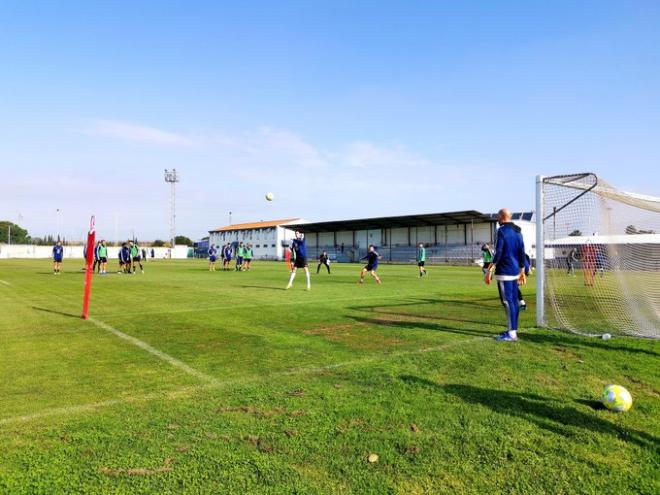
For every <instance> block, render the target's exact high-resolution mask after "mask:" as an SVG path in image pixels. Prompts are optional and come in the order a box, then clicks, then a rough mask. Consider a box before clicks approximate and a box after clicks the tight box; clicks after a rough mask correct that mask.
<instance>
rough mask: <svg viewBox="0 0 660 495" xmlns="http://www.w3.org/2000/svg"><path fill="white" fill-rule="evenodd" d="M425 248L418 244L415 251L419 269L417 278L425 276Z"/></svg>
mask: <svg viewBox="0 0 660 495" xmlns="http://www.w3.org/2000/svg"><path fill="white" fill-rule="evenodd" d="M424 265H426V248H425V247H424V244H422V243H421V242H420V243H419V248H418V249H417V266H418V267H419V276H420V278H421V277H423V276H424V275H426V268H425V266H424Z"/></svg>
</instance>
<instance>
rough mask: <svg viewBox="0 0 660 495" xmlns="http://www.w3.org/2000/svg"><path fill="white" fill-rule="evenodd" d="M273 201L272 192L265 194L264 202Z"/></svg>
mask: <svg viewBox="0 0 660 495" xmlns="http://www.w3.org/2000/svg"><path fill="white" fill-rule="evenodd" d="M274 199H275V195H274V194H273V193H272V192H269V193H266V201H272V200H274Z"/></svg>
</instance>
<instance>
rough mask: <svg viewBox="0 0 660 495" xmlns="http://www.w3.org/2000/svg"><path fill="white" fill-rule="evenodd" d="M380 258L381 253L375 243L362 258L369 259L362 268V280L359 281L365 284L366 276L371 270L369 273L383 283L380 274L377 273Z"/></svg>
mask: <svg viewBox="0 0 660 495" xmlns="http://www.w3.org/2000/svg"><path fill="white" fill-rule="evenodd" d="M379 259H380V255H379V254H378V251H376V246H374V245H373V244H372V245H370V246H369V252H367V255H366V256H363V257H362V258H360V260H367V264H366V266H365V267H364V268H362V271H361V272H360V281H359V282H358V283H360V284H363V283H364V276H365V275H366V274H367V272H369V274H370V275H371V276H372V277H373V278H374V280H376V283H377V284H380V283H381V280H380V278H379V277H378V274H377V273H376V270H378V260H379Z"/></svg>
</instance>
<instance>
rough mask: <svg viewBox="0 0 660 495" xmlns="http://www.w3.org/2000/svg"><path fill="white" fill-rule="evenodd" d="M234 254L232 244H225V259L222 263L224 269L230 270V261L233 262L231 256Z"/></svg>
mask: <svg viewBox="0 0 660 495" xmlns="http://www.w3.org/2000/svg"><path fill="white" fill-rule="evenodd" d="M233 254H234V250H233V249H232V247H231V244H227V245H226V246H225V259H224V262H223V265H222V268H223V269H224V270H229V263H231V257H232V255H233Z"/></svg>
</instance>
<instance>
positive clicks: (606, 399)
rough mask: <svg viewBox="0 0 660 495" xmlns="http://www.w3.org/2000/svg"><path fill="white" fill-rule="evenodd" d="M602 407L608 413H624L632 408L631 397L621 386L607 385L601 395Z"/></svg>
mask: <svg viewBox="0 0 660 495" xmlns="http://www.w3.org/2000/svg"><path fill="white" fill-rule="evenodd" d="M601 400H602V401H603V405H604V406H605V407H606V408H607V409H609V410H610V411H617V412H624V411H627V410H629V409H630V408H631V407H632V403H633V400H632V396H631V395H630V392H628V391H627V390H626V389H625V388H624V387H622V386H621V385H608V386H607V387H605V388H604V389H603V394H602V395H601Z"/></svg>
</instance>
